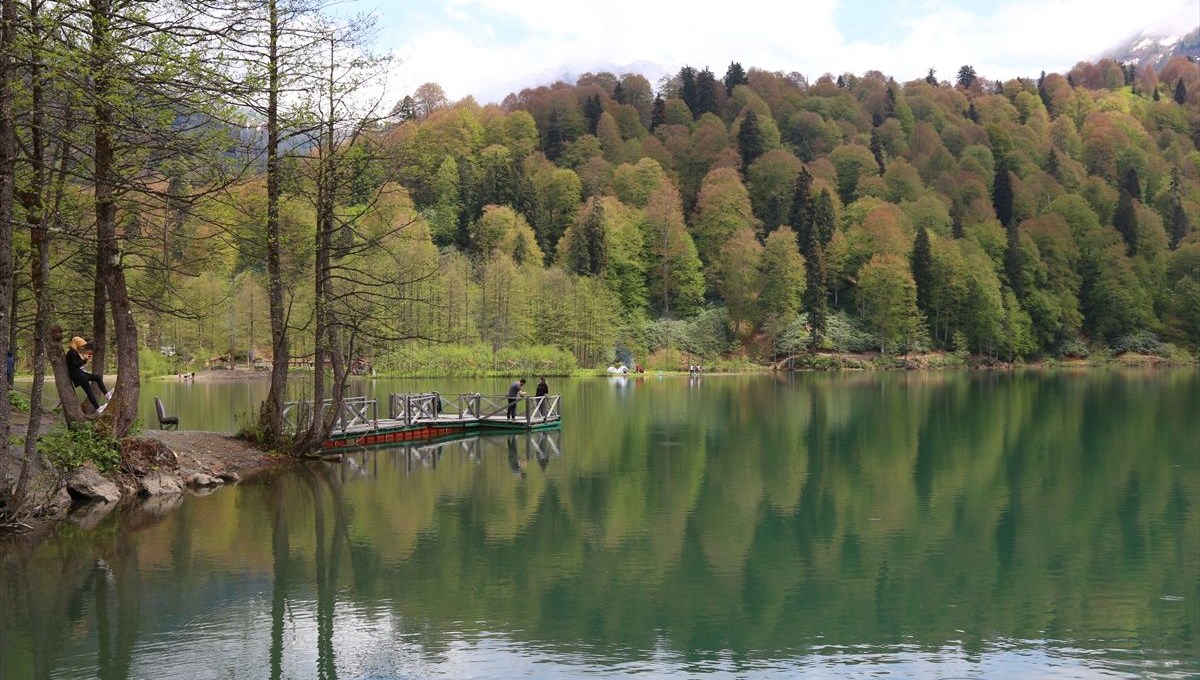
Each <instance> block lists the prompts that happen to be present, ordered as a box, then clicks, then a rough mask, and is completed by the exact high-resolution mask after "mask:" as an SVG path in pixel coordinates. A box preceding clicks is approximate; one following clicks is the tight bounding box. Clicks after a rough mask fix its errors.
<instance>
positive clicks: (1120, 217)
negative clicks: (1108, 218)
mask: <svg viewBox="0 0 1200 680" xmlns="http://www.w3.org/2000/svg"><path fill="white" fill-rule="evenodd" d="M1113 226H1114V227H1116V229H1117V231H1119V232H1121V236H1122V237H1124V238H1125V249H1126V251H1127V252H1128V253H1129V256H1130V257H1133V256H1134V255H1136V254H1137V214H1136V213H1135V212H1134V211H1133V196H1132V195H1130V193H1129V191H1128V190H1127V189H1126V188H1125V187H1124V186H1122V187H1121V195H1120V197H1119V198H1118V199H1117V209H1116V210H1115V211H1114V212H1113Z"/></svg>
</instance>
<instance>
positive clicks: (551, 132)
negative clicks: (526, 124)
mask: <svg viewBox="0 0 1200 680" xmlns="http://www.w3.org/2000/svg"><path fill="white" fill-rule="evenodd" d="M565 141H566V140H564V139H563V128H562V121H561V119H560V118H559V116H558V109H554V110H552V111H550V118H549V120H548V121H547V123H546V144H545V146H543V147H542V152H543V153H545V154H546V158H547V159H549V160H550V161H557V160H558V159H559V157H561V156H562V152H563V143H564V142H565Z"/></svg>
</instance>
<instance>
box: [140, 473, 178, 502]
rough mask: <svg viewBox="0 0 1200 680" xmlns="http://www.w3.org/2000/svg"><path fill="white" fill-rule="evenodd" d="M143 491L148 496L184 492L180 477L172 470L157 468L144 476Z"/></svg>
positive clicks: (142, 481)
mask: <svg viewBox="0 0 1200 680" xmlns="http://www.w3.org/2000/svg"><path fill="white" fill-rule="evenodd" d="M141 492H142V493H143V494H145V495H147V496H162V495H164V494H177V493H182V492H183V485H182V484H181V483H180V482H179V478H178V477H176V476H175V475H173V474H171V473H170V472H163V471H162V470H155V471H154V472H151V473H150V474H148V475H146V476H145V477H142V480H141Z"/></svg>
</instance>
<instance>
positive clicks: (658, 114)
mask: <svg viewBox="0 0 1200 680" xmlns="http://www.w3.org/2000/svg"><path fill="white" fill-rule="evenodd" d="M665 122H667V102H665V101H664V100H663V98H662V94H657V95H655V96H654V108H653V109H651V111H650V131H651V132H654V129H655V128H657V127H658V126H659V125H662V124H663V123H665Z"/></svg>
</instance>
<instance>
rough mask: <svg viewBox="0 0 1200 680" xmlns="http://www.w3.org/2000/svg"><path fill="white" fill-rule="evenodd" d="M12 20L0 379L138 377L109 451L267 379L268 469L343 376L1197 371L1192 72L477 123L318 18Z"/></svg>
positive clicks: (650, 100)
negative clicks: (1082, 360)
mask: <svg viewBox="0 0 1200 680" xmlns="http://www.w3.org/2000/svg"><path fill="white" fill-rule="evenodd" d="M2 6H3V17H4V26H5V30H4V31H3V36H2V38H3V47H4V51H3V63H2V64H0V90H2V91H3V92H4V96H3V98H2V99H0V107H2V109H0V224H2V225H4V227H5V228H4V229H0V306H3V307H4V310H3V311H4V314H3V315H0V351H7V350H9V349H11V350H13V351H14V354H15V355H16V357H17V371H18V372H19V373H21V372H30V371H32V372H33V374H34V377H35V386H36V390H40V389H42V388H41V380H42V378H41V376H42V374H43V373H44V372H45V371H46V364H47V363H49V364H50V365H51V367H52V368H53V369H54V370H55V372H56V373H58V372H59V371H60V370H65V369H63V368H62V366H61V354H62V352H61V347H62V345H61V342H62V338H63V337H70V336H73V335H81V336H84V337H87V338H89V339H93V342H94V343H95V344H96V345H97V359H96V362H97V366H98V367H99V368H101V369H104V368H105V367H106V366H107V370H109V371H111V370H112V368H113V364H114V362H113V355H114V354H115V358H116V361H115V365H116V366H117V368H118V369H119V370H118V371H117V373H118V379H117V396H116V397H115V399H116V403H115V404H114V408H113V409H111V410H110V412H109V414H106V418H111V420H112V422H113V423H114V432H116V433H118V434H122V433H124V432H125V431H126V430H127V429H128V428H129V426H130V425H131V424H132V423H133V420H134V416H135V412H136V398H137V391H138V389H139V385H140V379H141V377H142V376H143V375H153V374H155V373H159V374H163V373H178V372H182V371H190V370H199V369H203V368H205V367H206V366H210V365H213V364H214V363H218V364H222V365H225V364H241V365H254V364H258V365H260V366H261V367H262V368H264V369H266V370H269V371H270V372H271V395H270V396H269V397H268V400H267V402H266V403H265V404H264V408H263V413H262V416H261V419H260V422H259V427H260V428H261V429H262V431H263V436H264V437H265V438H266V439H274V438H277V437H278V436H279V435H280V421H279V412H280V410H281V408H282V404H283V395H284V391H285V389H286V385H287V376H288V372H289V369H290V368H291V369H294V368H295V367H296V366H297V365H300V366H322V367H324V366H328V367H330V369H331V373H332V380H328V379H327V377H326V373H327V372H326V371H324V370H318V371H313V372H312V375H313V378H312V382H313V384H312V385H311V386H310V387H308V388H306V389H307V390H308V393H309V394H310V395H311V396H312V397H313V398H314V399H317V400H320V399H323V398H333V399H335V400H336V399H338V398H339V397H340V394H341V391H342V389H344V386H345V384H346V379H347V376H348V375H350V374H351V373H352V372H353V370H354V366H355V364H356V363H357V364H358V365H360V366H361V365H365V364H366V363H367V362H369V365H370V366H371V367H373V368H374V369H375V370H377V371H380V372H390V373H393V374H408V375H413V374H430V373H440V374H463V373H464V372H465V373H485V372H493V373H512V372H517V371H526V372H531V373H532V372H541V373H569V372H571V371H573V370H575V369H577V368H593V367H599V366H604V365H606V364H607V363H609V362H611V361H613V360H614V358H615V357H621V358H622V359H625V360H630V359H632V360H634V361H637V362H638V363H641V364H643V365H645V366H647V367H650V368H652V369H680V368H685V367H686V366H687V365H688V364H690V363H693V362H702V363H706V364H710V365H712V364H715V365H717V366H721V367H740V366H746V367H749V366H762V365H766V364H770V363H772V362H776V361H778V360H779V359H781V358H783V357H792V356H799V357H801V359H802V361H806V362H808V364H809V365H814V366H821V365H836V364H822V363H821V359H822V357H829V356H834V355H837V354H839V353H842V354H845V353H852V354H854V353H857V354H864V355H866V354H869V355H872V356H874V355H875V354H876V353H878V354H879V355H882V356H883V357H885V358H886V357H889V356H897V355H905V354H922V353H930V354H932V353H938V354H939V355H940V354H946V355H954V356H958V357H969V358H971V359H972V360H974V361H982V362H1021V361H1035V360H1042V359H1046V358H1053V359H1058V358H1078V357H1087V356H1090V355H1092V354H1107V353H1122V352H1137V353H1145V354H1156V355H1160V356H1165V357H1169V358H1184V359H1186V358H1187V357H1189V356H1190V353H1192V352H1195V351H1196V350H1197V348H1198V346H1200V236H1197V235H1196V233H1195V230H1194V229H1193V226H1194V225H1197V224H1200V151H1198V150H1197V148H1198V147H1200V65H1198V64H1197V63H1195V62H1194V61H1191V60H1189V59H1188V58H1186V57H1183V56H1177V57H1175V58H1173V59H1172V60H1171V61H1170V62H1168V63H1167V64H1166V65H1165V66H1164V67H1163V68H1162V69H1160V70H1154V69H1151V68H1146V69H1140V68H1137V67H1136V66H1133V65H1128V64H1122V63H1118V62H1115V61H1112V60H1100V61H1098V62H1095V63H1090V62H1080V63H1078V64H1077V65H1075V66H1074V67H1073V68H1071V69H1070V70H1069V71H1068V72H1067V73H1044V72H1043V73H1040V74H1030V76H1029V77H1027V78H1016V79H1012V80H1008V81H1005V82H1000V81H996V80H989V79H988V78H987V77H986V75H985V74H977V73H976V72H975V69H974V68H973V67H971V66H969V65H964V66H963V67H962V68H960V69H959V70H958V72H957V73H956V74H954V75H953V77H949V78H941V77H939V76H938V74H936V73H935V72H934V71H933V70H932V69H931V70H930V72H929V73H928V74H927V75H926V76H925V77H923V78H919V79H916V80H912V81H909V82H898V81H896V80H895V79H894V78H892V77H889V76H888V75H887V74H885V73H882V72H879V71H870V72H867V73H863V74H850V73H842V74H840V75H835V74H833V73H827V74H825V75H823V76H821V77H819V78H816V79H815V80H814V81H812V82H809V81H808V80H807V79H806V78H805V77H804V76H802V75H800V74H798V73H784V72H769V71H765V70H759V69H756V68H754V67H753V66H751V67H749V68H748V69H747V68H743V66H742V65H741V64H739V63H737V62H734V63H731V64H729V65H728V67H727V68H726V69H725V72H724V74H723V76H720V77H718V76H717V74H716V73H715V72H714V71H712V70H711V69H710V68H708V67H705V68H703V69H699V68H696V67H693V66H684V67H682V68H681V69H680V70H679V71H678V72H677V73H676V74H674V75H673V76H671V77H668V78H664V79H662V80H661V81H660V82H657V83H651V82H649V80H648V79H647V78H645V77H644V76H642V75H639V74H635V73H626V74H619V75H618V74H612V73H605V72H600V73H588V74H585V75H583V76H581V77H579V78H578V79H577V81H576V82H574V83H566V82H556V83H553V84H549V85H545V86H541V87H537V88H530V89H525V90H522V91H520V92H516V93H512V94H510V95H509V96H508V97H506V98H505V99H504V100H503V101H502V102H500V103H499V104H487V105H481V104H479V103H478V102H477V101H475V100H474V99H473V98H471V97H467V98H465V99H463V100H461V101H457V102H451V101H449V100H448V99H447V97H446V95H445V94H444V92H443V90H442V88H441V87H440V86H439V85H438V84H436V83H433V82H430V83H426V84H424V85H422V86H421V87H419V88H417V89H416V90H415V91H414V92H412V93H411V94H410V95H405V96H403V97H401V98H399V101H396V97H395V95H392V94H386V93H384V94H381V92H383V90H381V88H380V87H379V86H378V83H379V82H380V80H381V79H382V78H383V76H384V75H386V73H387V72H388V71H389V69H402V68H404V66H403V65H402V64H397V63H393V62H391V61H390V60H389V59H388V58H387V57H386V55H379V54H375V53H373V52H372V48H371V45H370V42H369V40H370V35H371V31H370V25H369V24H370V20H369V18H361V17H356V18H349V19H347V18H342V17H339V16H337V15H335V14H333V13H332V12H331V11H330V10H329V8H328V7H326V6H324V5H323V4H322V3H320V2H313V1H309V0H267V1H265V2H241V1H240V0H224V1H220V2H218V1H215V0H198V1H196V2H189V3H186V4H184V3H177V2H159V3H149V2H141V1H137V0H93V1H91V2H80V1H79V0H60V1H56V2H47V1H46V0H29V1H28V2H19V1H17V0H3V3H2ZM831 66H836V65H831ZM56 343H58V344H56ZM106 353H107V355H108V356H106ZM60 377H61V376H60ZM60 384H61V382H60ZM66 384H69V382H67V383H66ZM35 393H36V392H35ZM34 401H35V402H36V401H37V400H36V399H35V400H34ZM64 401H66V400H64ZM72 401H73V400H72ZM64 407H65V410H66V412H67V417H68V420H71V419H80V418H81V417H82V416H81V414H80V413H78V412H77V409H72V408H70V407H69V405H67V404H65V403H64ZM319 437H320V432H319V431H317V429H314V430H313V431H312V432H310V433H308V434H307V435H304V436H302V437H301V441H302V442H305V441H306V442H307V443H308V444H309V445H311V444H312V442H314V441H317V440H318V439H319ZM302 447H303V445H302Z"/></svg>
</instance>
